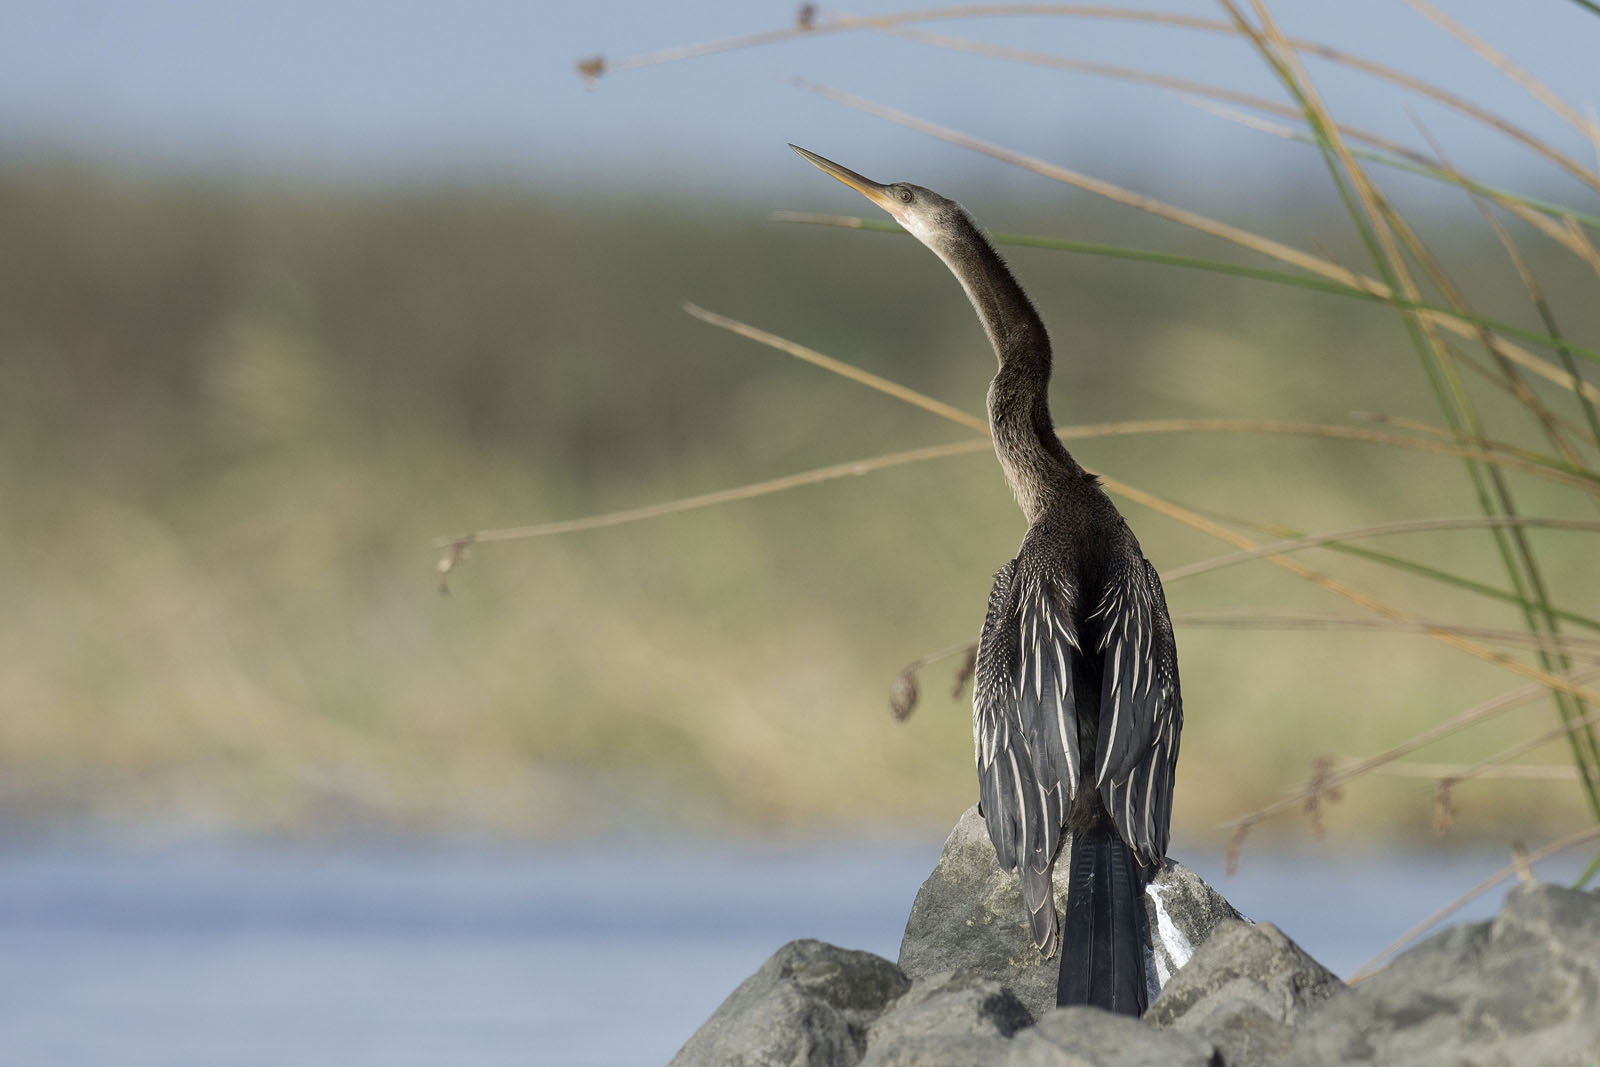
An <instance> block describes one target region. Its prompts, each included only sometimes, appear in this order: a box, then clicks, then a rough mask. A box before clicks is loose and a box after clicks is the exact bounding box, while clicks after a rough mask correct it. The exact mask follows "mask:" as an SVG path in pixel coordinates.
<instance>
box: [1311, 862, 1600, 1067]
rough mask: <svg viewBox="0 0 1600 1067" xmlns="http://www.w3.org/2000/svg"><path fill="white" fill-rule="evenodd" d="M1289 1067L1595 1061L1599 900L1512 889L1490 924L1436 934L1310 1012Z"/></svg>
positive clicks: (1579, 1064)
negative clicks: (1291, 1065) (1313, 1011)
mask: <svg viewBox="0 0 1600 1067" xmlns="http://www.w3.org/2000/svg"><path fill="white" fill-rule="evenodd" d="M1285 1062H1287V1063H1290V1064H1294V1065H1296V1067H1299V1065H1306V1067H1310V1065H1313V1064H1314V1065H1317V1067H1324V1065H1325V1067H1341V1065H1345V1064H1369V1063H1383V1064H1405V1065H1415V1067H1491V1065H1492V1067H1511V1065H1515V1067H1594V1065H1595V1064H1600V895H1597V894H1595V893H1587V892H1582V891H1580V890H1575V889H1564V888H1562V887H1560V886H1553V885H1536V886H1522V887H1519V888H1517V889H1514V890H1512V892H1511V894H1510V896H1508V897H1507V899H1506V903H1505V906H1504V907H1503V908H1502V909H1501V911H1500V914H1499V915H1497V916H1496V917H1495V918H1494V919H1493V920H1491V921H1489V922H1480V923H1468V924H1465V925H1462V926H1457V927H1454V928H1452V929H1449V930H1445V931H1444V932H1442V933H1439V934H1436V935H1434V936H1433V937H1432V938H1429V939H1428V940H1427V941H1424V942H1423V943H1422V944H1420V945H1418V946H1417V947H1416V948H1414V949H1412V950H1411V951H1409V952H1406V953H1405V954H1403V955H1401V956H1399V957H1398V958H1396V959H1395V960H1394V962H1392V963H1390V964H1389V966H1387V967H1385V968H1384V969H1383V970H1382V971H1379V972H1378V973H1377V974H1375V975H1373V976H1372V977H1370V978H1368V979H1366V980H1365V981H1363V982H1361V983H1360V984H1358V985H1356V986H1355V987H1354V988H1353V989H1352V990H1351V991H1350V993H1349V994H1348V995H1346V996H1343V997H1339V998H1337V999H1335V1000H1333V1001H1331V1002H1330V1003H1329V1004H1328V1006H1327V1007H1326V1008H1324V1009H1323V1010H1321V1011H1318V1012H1315V1013H1313V1014H1312V1015H1311V1017H1310V1019H1309V1020H1308V1021H1307V1023H1306V1025H1305V1027H1304V1028H1303V1029H1302V1030H1301V1031H1300V1033H1298V1034H1297V1035H1296V1036H1295V1041H1294V1046H1293V1049H1292V1053H1291V1055H1290V1057H1289V1058H1288V1059H1287V1060H1286V1061H1285Z"/></svg>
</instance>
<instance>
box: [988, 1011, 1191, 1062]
mask: <svg viewBox="0 0 1600 1067" xmlns="http://www.w3.org/2000/svg"><path fill="white" fill-rule="evenodd" d="M1001 1062H1003V1063H1004V1064H1005V1067H1222V1063H1223V1061H1222V1058H1221V1057H1220V1056H1219V1055H1218V1054H1217V1050H1216V1049H1215V1048H1214V1047H1212V1045H1211V1042H1209V1041H1206V1040H1205V1039H1204V1038H1201V1037H1197V1036H1195V1035H1194V1034H1186V1033H1180V1032H1178V1031H1176V1030H1157V1029H1156V1028H1155V1027H1153V1026H1151V1025H1150V1024H1149V1023H1147V1022H1145V1021H1144V1020H1142V1019H1135V1018H1132V1017H1131V1016H1127V1015H1113V1014H1112V1013H1111V1012H1108V1011H1102V1010H1101V1009H1099V1008H1089V1007H1083V1006H1073V1007H1068V1008H1052V1009H1051V1010H1050V1012H1049V1013H1048V1014H1046V1015H1045V1016H1044V1017H1043V1018H1042V1019H1040V1020H1039V1022H1038V1025H1036V1026H1033V1027H1031V1028H1030V1029H1027V1030H1024V1031H1022V1032H1021V1033H1020V1034H1018V1035H1017V1036H1016V1039H1015V1040H1013V1041H1012V1042H1011V1048H1010V1050H1009V1051H1008V1053H1007V1055H1006V1058H1005V1060H1003V1061H1001Z"/></svg>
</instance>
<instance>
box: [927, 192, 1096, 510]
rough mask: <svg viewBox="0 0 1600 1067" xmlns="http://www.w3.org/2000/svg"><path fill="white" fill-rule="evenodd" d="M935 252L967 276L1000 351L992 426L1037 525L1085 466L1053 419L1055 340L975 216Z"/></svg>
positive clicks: (1014, 485)
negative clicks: (1052, 347) (1058, 432)
mask: <svg viewBox="0 0 1600 1067" xmlns="http://www.w3.org/2000/svg"><path fill="white" fill-rule="evenodd" d="M963 221H964V225H961V226H958V227H956V228H954V229H953V230H952V232H951V236H950V238H949V239H948V240H947V241H946V242H944V247H942V248H935V249H934V251H936V252H938V253H939V256H940V258H941V259H943V260H944V261H945V264H946V265H947V266H948V267H949V268H950V270H951V271H952V272H953V273H954V274H955V276H956V277H957V278H958V279H960V281H961V284H962V286H963V288H965V289H966V291H967V296H968V298H969V299H971V301H972V306H973V308H974V309H975V310H976V311H977V312H978V318H979V319H980V320H981V321H982V323H983V328H984V330H985V331H986V332H987V333H988V335H989V343H990V344H991V345H993V346H994V353H995V357H996V358H997V359H998V360H999V361H1000V370H999V372H998V373H996V374H995V376H994V381H993V382H991V383H990V385H989V428H990V430H991V431H992V432H993V434H994V447H995V452H996V453H997V454H998V455H999V457H1000V464H1001V466H1002V467H1003V468H1004V469H1005V472H1006V480H1007V481H1008V482H1010V483H1011V491H1012V492H1013V493H1014V494H1015V495H1016V498H1017V503H1019V504H1020V505H1022V510H1023V512H1024V513H1025V514H1026V515H1027V516H1028V520H1029V521H1030V522H1032V521H1033V520H1035V519H1037V518H1038V517H1039V515H1040V514H1042V513H1043V511H1044V509H1045V507H1046V506H1047V505H1048V503H1049V501H1050V499H1051V498H1052V497H1054V496H1055V495H1056V491H1057V490H1059V489H1060V488H1061V487H1063V486H1064V485H1066V484H1067V483H1069V482H1076V481H1078V480H1079V479H1080V478H1081V476H1082V474H1083V469H1082V468H1081V467H1079V466H1078V464H1077V462H1076V461H1075V460H1074V459H1073V458H1072V455H1071V454H1070V453H1069V452H1068V451H1067V450H1066V448H1065V446H1063V445H1062V444H1061V439H1060V438H1058V437H1057V436H1056V433H1055V427H1054V425H1053V424H1052V422H1051V419H1050V400H1049V395H1048V394H1049V387H1050V336H1049V334H1047V333H1046V332H1045V328H1044V323H1043V322H1042V321H1041V320H1040V318H1039V313H1038V311H1036V310H1035V309H1034V306H1033V301H1031V300H1029V299H1028V294H1026V293H1024V292H1023V291H1022V286H1021V285H1019V284H1017V280H1016V278H1015V277H1013V276H1012V274H1011V270H1010V268H1008V267H1007V266H1006V264H1005V261H1004V260H1002V259H1001V258H1000V254H999V253H998V252H996V251H995V250H994V246H993V245H991V244H990V243H989V241H988V239H987V238H985V237H984V236H983V234H982V233H980V232H979V231H978V228H977V227H976V226H975V225H973V224H972V221H971V220H970V219H966V218H964V219H963Z"/></svg>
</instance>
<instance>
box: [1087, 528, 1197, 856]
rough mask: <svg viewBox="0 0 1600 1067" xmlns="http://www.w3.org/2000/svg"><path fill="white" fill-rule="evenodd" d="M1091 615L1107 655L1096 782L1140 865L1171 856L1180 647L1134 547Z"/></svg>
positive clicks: (1157, 585) (1156, 585) (1151, 573)
mask: <svg viewBox="0 0 1600 1067" xmlns="http://www.w3.org/2000/svg"><path fill="white" fill-rule="evenodd" d="M1092 617H1093V618H1097V619H1099V620H1100V623H1101V628H1100V640H1099V645H1098V649H1099V652H1100V654H1101V656H1102V657H1103V664H1104V669H1103V672H1102V676H1103V684H1102V687H1101V693H1100V731H1099V735H1098V737H1097V739H1096V740H1097V745H1096V747H1097V751H1098V754H1099V757H1100V758H1099V763H1098V766H1097V767H1096V772H1095V785H1096V786H1097V787H1098V788H1099V789H1100V795H1101V797H1102V798H1103V799H1104V801H1105V804H1106V809H1107V810H1108V811H1110V813H1111V818H1112V821H1113V822H1114V823H1115V824H1116V826H1117V829H1118V830H1119V831H1120V832H1121V833H1122V836H1123V839H1124V840H1126V841H1127V842H1128V844H1130V845H1132V846H1133V848H1134V851H1135V852H1136V853H1137V854H1138V856H1139V859H1140V862H1141V863H1145V864H1150V863H1159V862H1160V861H1161V859H1162V857H1164V856H1165V855H1166V851H1167V840H1168V834H1169V831H1170V827H1171V820H1172V782H1173V769H1174V767H1175V766H1176V764H1177V762H1178V736H1179V734H1180V732H1181V731H1182V729H1183V698H1182V696H1181V692H1180V689H1179V685H1178V649H1177V644H1176V642H1175V641H1174V640H1173V636H1172V620H1171V619H1170V617H1169V616H1168V614H1167V601H1166V597H1165V595H1164V594H1163V593H1162V589H1161V579H1160V577H1159V576H1157V574H1156V571H1155V568H1154V567H1152V566H1151V565H1150V563H1149V561H1147V560H1146V559H1144V557H1143V556H1141V555H1139V554H1138V553H1137V550H1135V551H1134V552H1133V553H1132V554H1131V557H1130V558H1129V559H1127V560H1126V561H1125V562H1124V563H1122V564H1121V565H1119V566H1116V567H1113V568H1112V570H1111V572H1110V575H1109V577H1108V580H1107V583H1106V586H1105V589H1104V590H1103V591H1102V594H1101V599H1100V605H1099V607H1098V608H1097V609H1096V610H1095V612H1094V614H1093V616H1092Z"/></svg>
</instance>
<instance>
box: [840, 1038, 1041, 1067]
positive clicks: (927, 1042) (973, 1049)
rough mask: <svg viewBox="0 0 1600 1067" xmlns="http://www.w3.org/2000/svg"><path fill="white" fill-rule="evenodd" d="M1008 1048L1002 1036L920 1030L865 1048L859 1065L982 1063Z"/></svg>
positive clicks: (969, 1066) (961, 1066)
mask: <svg viewBox="0 0 1600 1067" xmlns="http://www.w3.org/2000/svg"><path fill="white" fill-rule="evenodd" d="M1010 1049H1011V1042H1010V1041H1009V1040H1007V1039H1006V1038H1003V1037H982V1036H980V1035H978V1034H921V1035H916V1036H909V1037H903V1038H901V1039H900V1040H898V1041H896V1042H894V1043H893V1044H889V1045H883V1046H880V1047H879V1048H876V1049H869V1050H868V1051H867V1057H866V1059H864V1060H862V1061H861V1067H984V1065H986V1064H991V1063H1002V1062H1004V1060H1005V1058H1006V1053H1007V1052H1008V1051H1010Z"/></svg>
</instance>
